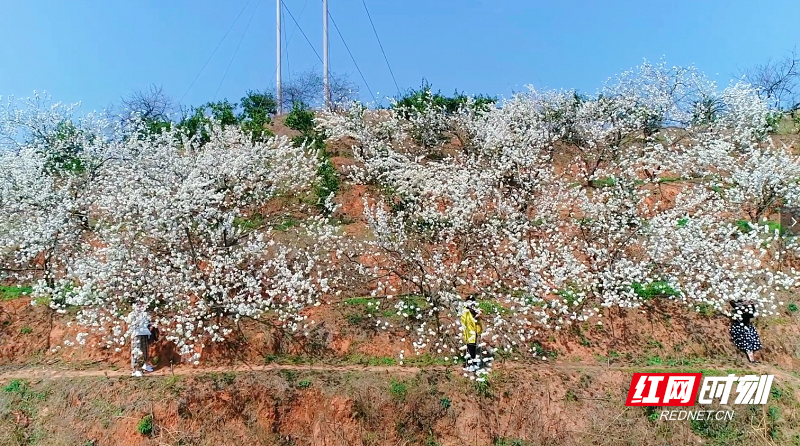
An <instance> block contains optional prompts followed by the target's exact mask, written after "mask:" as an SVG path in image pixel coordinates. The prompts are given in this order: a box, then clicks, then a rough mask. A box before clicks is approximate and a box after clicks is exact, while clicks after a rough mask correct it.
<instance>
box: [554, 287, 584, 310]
mask: <svg viewBox="0 0 800 446" xmlns="http://www.w3.org/2000/svg"><path fill="white" fill-rule="evenodd" d="M556 294H557V295H559V296H561V297H562V298H563V299H564V302H565V303H566V304H567V306H570V307H571V306H574V305H577V304H578V302H580V301H581V296H580V295H579V294H578V291H577V290H575V289H570V288H567V289H563V290H558V291H556Z"/></svg>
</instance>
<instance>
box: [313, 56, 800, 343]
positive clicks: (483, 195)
mask: <svg viewBox="0 0 800 446" xmlns="http://www.w3.org/2000/svg"><path fill="white" fill-rule="evenodd" d="M428 99H429V100H431V101H432V99H431V98H430V97H429V98H428ZM708 104H713V105H714V108H713V114H710V113H706V114H705V115H704V116H705V119H698V114H699V110H700V111H702V110H705V111H708V110H707V109H703V108H702V107H703V106H704V105H708ZM767 111H768V110H767V108H766V107H765V106H764V104H763V103H762V102H760V101H759V100H758V98H757V96H756V95H755V90H754V89H752V88H750V87H749V86H747V85H744V84H741V83H739V84H734V85H732V86H731V87H729V88H726V89H725V90H723V91H722V92H718V91H717V90H716V86H715V85H714V84H713V83H712V82H709V81H707V80H706V79H705V78H703V77H702V76H701V75H700V74H699V73H698V72H697V71H696V70H695V69H693V68H688V69H685V68H672V69H669V68H667V67H666V66H665V65H664V64H661V65H650V64H645V65H643V66H642V67H639V68H637V69H635V70H632V71H631V72H628V73H625V74H623V75H622V76H620V77H618V78H616V79H613V80H611V81H610V82H609V83H608V84H607V86H606V87H604V89H603V90H602V92H601V93H600V94H599V95H597V96H595V97H586V96H578V95H577V94H575V93H574V92H537V91H535V90H530V91H529V92H527V93H522V94H518V95H516V96H514V97H513V98H512V99H510V100H507V101H505V102H504V103H502V104H500V105H498V106H490V107H488V108H486V109H483V110H482V111H481V112H479V113H476V112H475V110H470V109H469V108H468V107H462V108H461V109H460V110H459V111H458V112H456V113H445V112H444V110H443V109H441V108H439V109H437V108H436V105H435V104H434V103H432V102H431V104H429V106H427V107H422V108H420V110H419V111H414V110H411V111H409V110H390V111H378V112H370V111H368V110H366V109H364V108H359V107H353V108H351V109H350V111H349V112H348V113H346V114H324V115H322V116H320V117H319V119H318V121H319V124H320V125H321V126H322V127H324V128H325V130H326V132H327V133H328V134H329V135H331V137H333V138H339V137H342V136H348V137H351V138H354V139H355V140H356V144H355V146H354V153H355V154H356V156H357V158H358V161H359V162H360V164H359V167H358V168H355V169H353V170H352V172H351V173H350V179H351V181H356V182H361V183H363V184H369V185H373V186H377V187H378V188H380V189H381V190H383V191H386V192H388V195H387V194H383V195H382V196H374V197H372V199H371V200H369V201H367V202H365V204H366V207H367V209H368V212H367V222H368V224H369V226H370V227H371V228H372V230H373V233H374V240H372V241H371V242H370V243H368V244H366V245H364V249H365V250H366V251H369V252H373V253H375V252H379V253H381V255H380V256H378V257H377V258H378V259H379V260H378V262H377V264H375V263H376V262H375V257H370V259H371V260H370V262H371V263H370V265H368V266H369V267H365V265H363V264H362V265H361V266H362V267H363V268H362V269H361V271H363V272H364V273H365V274H367V275H369V274H372V276H373V277H374V279H375V280H376V283H377V285H376V287H375V290H374V292H373V294H374V295H376V296H381V295H383V296H386V298H387V299H391V298H393V297H394V296H397V295H398V294H399V295H408V294H410V293H413V294H415V295H417V296H419V298H417V299H407V298H406V299H399V300H396V302H397V303H396V305H395V307H396V308H397V309H398V315H399V316H402V317H404V318H405V320H406V322H405V325H406V328H407V329H409V330H411V332H412V334H413V336H414V344H413V345H414V348H415V349H416V350H417V351H427V350H435V351H436V352H442V351H444V352H449V353H452V352H453V347H454V346H455V345H456V344H457V342H456V339H455V338H454V335H456V334H457V333H458V330H459V328H460V327H459V325H460V324H458V322H457V317H458V315H459V314H460V312H461V311H462V310H461V308H462V307H461V305H460V303H461V302H462V301H463V299H464V297H465V296H467V295H477V296H478V297H479V301H480V302H481V305H482V308H483V309H484V310H485V312H486V313H487V314H488V317H489V320H490V322H491V323H490V324H489V327H488V329H487V333H486V336H485V339H486V340H489V341H490V343H491V344H492V345H494V346H495V347H500V348H505V349H509V350H525V349H526V348H527V349H529V350H532V348H531V346H530V341H531V340H533V339H534V338H535V337H536V336H537V335H539V332H540V331H541V330H554V329H555V330H558V329H560V328H561V327H563V326H565V325H568V324H570V323H573V322H575V321H587V320H591V319H597V318H600V317H601V316H602V313H603V310H602V308H609V307H624V308H636V307H639V306H641V305H642V304H644V303H645V302H646V301H648V300H650V299H653V298H664V299H670V300H675V301H678V302H682V303H683V304H685V305H686V307H687V308H688V309H690V310H696V309H698V308H700V307H706V306H708V307H711V308H715V309H717V310H720V311H725V305H723V303H724V302H726V301H727V300H732V299H744V298H746V299H754V300H757V301H758V302H760V305H761V306H762V307H763V308H764V309H765V310H766V311H767V312H769V311H771V310H772V309H774V303H773V301H774V299H775V296H774V294H773V292H774V291H775V289H785V288H786V287H789V286H793V285H794V284H795V280H796V278H795V276H794V275H793V274H784V273H780V272H778V271H776V270H775V265H774V263H773V262H772V261H771V260H772V259H771V257H770V255H769V253H768V252H766V251H764V249H763V246H764V245H765V244H767V245H768V244H769V243H770V237H772V236H767V238H766V239H765V237H764V235H763V234H759V233H758V232H756V231H754V232H746V231H745V232H743V231H741V230H739V229H737V226H736V224H735V223H736V220H737V219H738V218H739V215H740V214H739V212H738V211H737V210H738V209H741V210H742V211H744V212H745V213H750V212H753V211H754V212H755V214H753V215H758V216H760V215H762V214H764V212H766V211H767V210H769V209H772V208H773V207H774V206H775V205H776V204H777V203H778V202H781V203H786V202H793V200H795V199H796V196H797V195H796V191H795V182H796V179H797V178H798V176H797V175H796V174H795V170H794V169H795V167H794V166H795V165H796V162H797V160H796V158H795V157H793V156H791V155H788V154H786V153H781V152H780V151H777V150H775V149H774V148H773V147H770V146H769V142H768V140H766V139H765V132H764V131H765V129H766V125H765V123H766V121H765V114H766V113H767ZM666 126H673V128H666ZM458 130H463V131H462V132H461V133H459V135H458V136H459V140H460V144H459V145H458V146H456V147H450V148H448V150H447V151H444V152H442V151H440V153H439V154H438V155H437V156H434V157H431V156H430V153H431V152H430V149H431V148H432V147H440V148H441V147H444V146H446V145H447V144H448V143H447V141H449V140H450V139H452V136H455V135H454V134H455V132H456V131H458ZM426 132H427V133H426ZM429 134H430V135H433V136H430V135H429ZM426 135H427V136H426ZM429 136H430V137H429ZM434 136H435V137H434ZM465 136H466V138H465ZM762 161H763V162H762ZM778 164H780V165H781V167H780V168H779V167H778ZM675 180H677V181H679V184H678V185H677V187H678V188H679V191H678V192H677V196H674V197H669V198H668V197H666V196H665V195H664V193H663V188H664V187H665V186H664V185H665V184H666V182H667V181H671V182H672V181H675ZM732 205H734V206H732ZM351 258H355V259H358V258H359V257H351ZM360 258H363V256H362V257H360ZM409 309H410V310H409ZM598 323H600V320H598ZM376 325H377V326H379V327H385V328H390V327H391V324H390V322H389V321H380V320H378V321H377V322H376ZM448 348H449V350H448ZM449 353H448V354H449Z"/></svg>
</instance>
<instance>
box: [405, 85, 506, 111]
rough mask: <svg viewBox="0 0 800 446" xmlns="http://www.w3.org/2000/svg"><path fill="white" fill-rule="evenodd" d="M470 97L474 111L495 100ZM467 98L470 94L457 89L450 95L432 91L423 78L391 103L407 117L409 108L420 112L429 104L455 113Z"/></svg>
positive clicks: (495, 100) (493, 98)
mask: <svg viewBox="0 0 800 446" xmlns="http://www.w3.org/2000/svg"><path fill="white" fill-rule="evenodd" d="M472 99H473V103H472V108H473V110H475V111H486V110H488V109H489V107H490V106H491V105H492V104H494V103H496V102H497V98H496V97H492V96H485V95H478V96H474V97H473V98H472ZM469 100H470V96H468V95H466V94H465V93H459V92H458V90H456V91H455V92H454V93H453V96H450V97H448V96H445V95H443V94H442V93H441V90H440V91H437V92H435V93H434V92H433V89H432V88H431V85H430V84H429V83H428V81H426V80H423V81H422V86H421V87H420V88H419V89H411V90H408V91H407V92H406V93H405V94H404V95H403V96H401V97H400V98H399V99H398V100H397V101H396V102H395V103H393V104H392V108H393V109H395V110H398V111H400V113H401V115H402V116H403V117H404V118H408V117H409V114H410V112H411V110H416V111H418V112H421V111H424V110H425V109H427V108H428V107H431V106H432V107H435V108H438V109H441V110H443V111H444V112H445V113H455V112H457V111H458V110H459V109H460V108H461V107H462V106H465V105H467V104H468V103H469Z"/></svg>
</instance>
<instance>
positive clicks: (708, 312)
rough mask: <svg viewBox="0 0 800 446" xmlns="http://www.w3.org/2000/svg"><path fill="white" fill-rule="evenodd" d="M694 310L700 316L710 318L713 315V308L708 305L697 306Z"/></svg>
mask: <svg viewBox="0 0 800 446" xmlns="http://www.w3.org/2000/svg"><path fill="white" fill-rule="evenodd" d="M696 310H697V312H698V313H699V314H700V315H702V316H706V317H711V316H713V315H714V307H713V306H711V305H709V304H699V305H697V307H696Z"/></svg>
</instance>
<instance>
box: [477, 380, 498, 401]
mask: <svg viewBox="0 0 800 446" xmlns="http://www.w3.org/2000/svg"><path fill="white" fill-rule="evenodd" d="M474 386H475V391H477V392H478V395H480V396H482V397H484V398H492V396H493V395H494V393H493V392H492V384H491V383H490V382H489V380H488V379H486V380H484V381H475V384H474Z"/></svg>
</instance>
